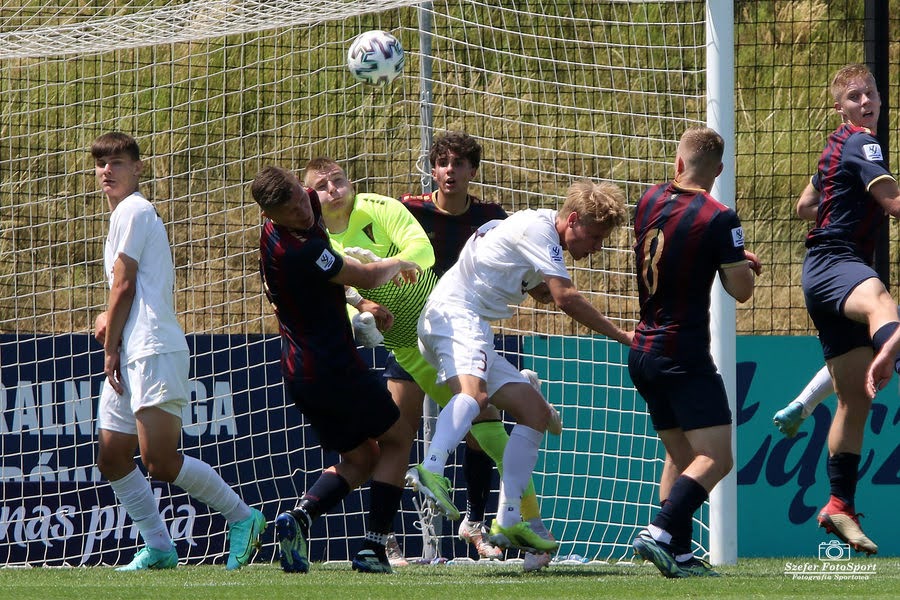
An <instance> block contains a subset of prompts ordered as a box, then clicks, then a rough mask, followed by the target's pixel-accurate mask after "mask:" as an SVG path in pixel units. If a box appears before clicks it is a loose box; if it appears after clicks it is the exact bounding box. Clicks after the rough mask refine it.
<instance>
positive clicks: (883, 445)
mask: <svg viewBox="0 0 900 600" xmlns="http://www.w3.org/2000/svg"><path fill="white" fill-rule="evenodd" d="M737 362H738V385H737V387H738V398H737V401H738V411H737V414H736V415H735V422H736V423H737V424H738V429H737V436H738V437H737V440H738V444H737V445H738V452H737V461H736V467H737V469H738V555H739V556H812V557H816V556H817V555H818V548H819V544H821V543H823V542H826V541H828V540H829V539H831V537H830V536H827V535H826V534H825V532H824V530H823V529H820V528H818V527H817V523H816V515H817V514H818V511H819V509H820V508H821V506H822V505H823V504H824V503H825V502H826V501H827V499H828V494H829V486H828V478H827V475H826V472H825V460H826V458H827V456H828V445H827V438H828V428H829V425H830V424H831V416H832V414H833V413H834V408H835V403H836V402H837V399H836V397H835V396H834V395H832V396H830V397H829V398H827V399H826V400H825V401H824V402H823V403H822V404H820V405H819V406H818V408H816V410H815V412H814V413H813V414H812V416H810V418H809V419H807V420H806V422H804V424H803V426H802V427H801V428H800V431H799V433H798V434H797V436H796V437H795V438H793V439H786V438H784V436H782V435H781V434H780V433H779V432H778V431H777V430H776V429H775V428H774V427H773V426H772V415H773V414H774V413H775V411H777V410H778V409H780V408H781V407H782V406H783V405H784V404H786V403H787V402H789V401H790V400H792V399H793V398H794V397H795V396H796V395H797V394H798V393H799V392H800V391H801V390H802V389H803V387H804V386H805V385H806V383H807V382H808V381H809V379H810V378H811V377H812V376H813V374H815V372H816V371H818V370H819V369H820V368H821V367H822V365H823V364H824V363H823V359H822V351H821V347H820V346H819V342H818V340H817V339H816V338H814V337H786V336H747V337H738V339H737ZM897 386H898V384H897V378H896V377H895V378H894V379H893V380H892V381H891V382H890V383H889V384H888V386H887V387H886V388H885V389H884V390H882V391H881V392H880V393H879V394H878V396H877V397H876V399H875V402H874V403H873V406H872V412H871V413H870V415H869V421H868V423H867V425H866V437H865V442H864V446H863V452H862V462H861V464H860V477H859V489H858V491H857V496H856V510H857V511H860V512H862V513H864V515H865V516H864V517H862V518H861V524H862V526H863V529H864V531H866V532H867V533H868V534H869V535H870V537H871V538H872V539H873V540H874V541H875V542H876V543H877V544H878V546H879V555H882V556H885V555H886V556H897V555H900V538H898V537H897V535H896V532H897V521H896V517H895V513H894V510H893V507H894V506H895V505H896V503H897V501H898V500H900V397H898V396H900V394H898V387H897Z"/></svg>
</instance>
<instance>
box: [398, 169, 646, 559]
mask: <svg viewBox="0 0 900 600" xmlns="http://www.w3.org/2000/svg"><path fill="white" fill-rule="evenodd" d="M625 220H626V212H625V195H624V193H623V192H622V190H621V189H620V188H618V187H617V186H615V185H613V184H610V183H602V184H597V183H593V182H591V181H587V180H584V181H579V182H576V183H574V184H573V185H572V186H570V187H569V189H568V191H567V195H566V201H565V203H564V204H563V207H562V208H561V209H560V210H558V211H555V210H549V209H538V210H523V211H519V212H518V213H516V214H514V215H512V216H511V217H509V218H507V219H505V220H502V221H496V220H495V221H490V222H488V223H486V224H484V225H483V226H481V227H480V228H479V229H478V230H477V231H476V232H475V233H474V234H473V235H472V237H471V238H469V241H468V242H467V243H466V245H465V246H464V247H463V249H462V252H461V253H460V256H459V260H458V261H457V262H456V264H455V265H454V266H453V267H451V268H450V270H449V271H447V272H446V273H445V274H444V276H443V277H442V278H441V280H440V281H439V282H438V284H437V286H436V287H435V288H434V290H433V291H432V293H431V295H430V296H429V298H428V302H427V304H426V305H425V310H424V311H423V312H422V315H421V317H419V324H418V333H419V347H420V348H421V350H422V354H423V356H424V357H425V358H426V360H428V362H429V363H431V364H432V366H434V367H435V368H436V369H437V373H438V381H439V382H441V383H446V384H447V385H448V386H449V387H450V389H451V391H452V392H453V397H452V398H451V399H450V401H449V402H448V403H447V406H446V407H445V408H444V409H443V410H442V411H441V413H440V415H439V416H438V419H437V423H436V426H435V432H434V436H433V438H432V441H431V445H430V446H429V449H428V452H427V455H426V457H425V461H424V462H423V463H422V464H419V465H416V466H415V467H413V468H412V469H410V471H409V473H408V475H407V477H408V478H409V479H411V480H412V481H413V482H414V484H415V485H416V487H418V488H419V489H420V490H423V491H424V492H425V493H426V494H427V495H429V496H430V497H431V498H432V499H434V500H435V501H436V502H437V504H438V505H439V506H442V507H443V510H444V511H445V512H446V513H450V512H452V511H456V509H455V507H454V506H453V504H452V501H451V500H450V496H449V489H448V488H449V483H448V481H447V479H446V478H445V477H444V476H443V471H444V467H445V465H446V463H447V458H448V457H449V455H450V452H452V451H453V450H454V449H455V448H456V447H457V445H458V444H459V442H460V441H461V440H462V439H463V437H464V436H465V434H466V432H467V431H468V430H469V428H470V427H471V425H472V420H473V419H474V418H475V417H476V416H477V415H478V414H479V413H480V412H481V410H482V408H484V407H485V406H487V404H488V403H491V404H493V405H494V406H496V407H497V408H499V409H501V410H505V411H506V412H507V413H508V414H510V415H512V416H513V417H514V418H515V419H516V425H515V427H514V428H513V430H512V433H511V434H510V439H509V442H508V443H507V444H506V449H505V451H504V453H503V464H504V470H503V475H502V480H501V484H500V500H499V503H498V509H497V518H496V519H495V520H494V522H493V523H492V525H491V541H492V542H493V543H495V544H497V545H499V546H502V547H507V548H518V549H520V550H525V551H528V552H553V551H554V550H556V548H557V547H558V546H559V544H558V542H556V541H554V540H549V539H546V538H543V537H541V536H540V535H539V534H538V533H537V532H535V531H534V529H533V528H532V527H531V524H530V523H529V522H527V521H523V520H522V518H521V513H520V503H519V500H520V498H521V496H522V493H523V492H524V491H525V488H526V486H527V484H528V481H529V479H530V477H531V474H532V471H533V469H534V465H535V462H536V460H537V453H538V448H539V447H540V443H541V440H542V438H543V435H544V431H545V430H546V429H547V424H548V422H549V420H550V409H549V407H548V405H547V403H546V401H545V400H544V398H543V397H542V396H541V395H540V394H539V393H538V392H537V391H536V390H535V389H534V388H533V387H532V386H531V384H530V383H529V382H528V381H527V379H525V377H524V376H523V375H522V373H520V372H519V371H518V370H516V368H515V367H514V366H513V365H512V364H511V363H510V362H509V361H507V360H506V359H505V358H503V357H502V356H500V355H499V354H498V353H497V351H496V350H495V349H494V341H493V331H492V329H491V325H490V322H491V321H495V320H499V319H505V318H508V317H510V316H512V314H513V308H512V306H515V305H518V304H520V303H521V302H522V301H523V300H524V299H525V297H526V295H527V294H528V291H529V290H532V289H534V288H537V287H539V286H541V285H542V284H546V286H547V290H546V293H547V299H550V300H552V301H553V302H554V303H555V304H556V305H557V306H558V307H559V308H560V309H561V310H562V311H564V312H565V313H566V314H568V315H569V316H570V317H572V318H573V319H574V320H576V321H577V322H579V323H581V324H583V325H585V326H587V327H589V328H590V329H592V330H593V331H596V332H598V333H602V334H604V335H606V336H608V337H610V338H613V339H615V340H616V341H618V342H620V343H622V344H628V343H630V341H631V334H629V333H626V332H624V331H622V330H621V329H619V328H618V327H616V326H615V325H614V324H613V323H612V322H611V321H610V320H609V319H607V318H606V317H605V316H604V315H603V314H602V313H600V311H598V310H597V309H596V308H594V306H593V305H591V303H590V302H588V300H587V299H586V298H585V297H584V296H582V295H581V293H579V292H578V290H577V289H576V288H575V286H574V285H573V283H572V279H571V277H570V276H569V273H568V270H567V269H566V265H565V261H564V251H566V250H567V251H568V252H569V254H570V255H571V256H572V257H573V258H575V259H576V260H577V259H581V258H584V257H586V256H588V255H590V254H593V253H594V252H597V251H599V250H600V249H601V248H602V247H603V240H605V239H606V238H607V237H608V236H609V235H610V234H611V233H612V231H613V230H614V229H615V228H616V227H618V226H619V225H621V224H622V223H623V222H624V221H625ZM456 512H457V513H458V511H456Z"/></svg>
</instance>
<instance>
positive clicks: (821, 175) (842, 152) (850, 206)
mask: <svg viewBox="0 0 900 600" xmlns="http://www.w3.org/2000/svg"><path fill="white" fill-rule="evenodd" d="M886 177H888V178H892V177H891V173H890V171H888V168H887V165H886V164H885V162H884V155H883V154H882V152H881V145H880V144H879V143H878V140H877V139H876V138H875V137H874V136H873V135H872V134H871V132H870V131H869V130H868V129H866V128H865V127H857V126H855V125H850V124H844V125H841V126H840V127H838V128H837V130H836V131H835V132H834V133H832V134H831V135H830V136H828V142H827V143H826V145H825V149H824V150H823V151H822V155H821V156H820V157H819V167H818V171H817V172H816V174H815V175H814V176H813V178H812V184H813V187H815V188H816V190H818V191H819V193H820V194H821V196H820V199H819V212H818V214H817V216H816V226H815V228H813V229H811V230H810V232H809V234H808V235H807V236H806V247H807V248H815V247H818V246H823V245H827V246H834V245H839V246H841V247H844V248H850V250H852V251H853V252H854V253H855V254H856V255H857V256H859V257H860V258H861V259H862V260H864V261H866V262H867V263H869V264H871V263H872V258H873V255H874V252H875V244H876V242H877V240H878V237H879V232H880V231H881V226H882V224H883V223H884V220H885V219H886V218H887V217H886V216H885V214H884V209H883V208H882V207H881V206H880V205H879V204H878V203H877V202H875V200H874V198H872V196H871V195H870V194H869V192H868V190H869V189H870V187H871V185H872V184H873V183H875V182H876V181H878V180H879V179H883V178H886Z"/></svg>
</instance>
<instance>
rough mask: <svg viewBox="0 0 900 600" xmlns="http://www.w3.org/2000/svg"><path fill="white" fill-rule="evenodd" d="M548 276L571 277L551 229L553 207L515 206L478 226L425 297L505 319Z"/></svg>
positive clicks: (553, 218) (488, 317) (493, 318)
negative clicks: (507, 213)
mask: <svg viewBox="0 0 900 600" xmlns="http://www.w3.org/2000/svg"><path fill="white" fill-rule="evenodd" d="M547 276H551V277H554V276H555V277H562V278H565V279H571V277H570V276H569V272H568V271H567V270H566V264H565V261H564V259H563V249H562V246H561V245H560V243H559V234H558V233H557V231H556V211H555V210H549V209H545V208H542V209H538V210H530V209H529V210H520V211H518V212H516V213H514V214H513V215H512V216H510V217H508V218H507V219H503V220H494V221H488V222H487V223H485V224H484V225H482V226H481V227H479V228H478V230H477V231H476V232H475V233H473V234H472V237H470V238H469V240H468V241H467V242H466V245H465V246H463V249H462V252H460V255H459V259H458V260H457V261H456V264H455V265H453V267H452V268H451V269H450V270H449V271H447V272H446V273H444V276H443V277H441V279H440V281H438V284H437V286H435V288H434V290H433V291H432V292H431V295H430V296H429V297H428V302H429V304H431V305H439V304H441V303H445V302H446V303H449V304H453V305H456V306H461V307H464V308H467V309H469V310H471V311H472V312H474V313H476V314H477V315H479V316H480V317H482V318H483V319H487V320H490V321H493V320H497V319H506V318H509V317H511V316H512V314H513V306H516V305H519V304H521V303H522V301H523V300H524V299H525V296H526V294H527V292H528V290H530V289H532V288H533V287H535V286H536V285H538V284H539V283H541V282H542V281H543V280H544V277H547Z"/></svg>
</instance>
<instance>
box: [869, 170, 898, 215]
mask: <svg viewBox="0 0 900 600" xmlns="http://www.w3.org/2000/svg"><path fill="white" fill-rule="evenodd" d="M869 193H870V194H872V197H873V198H875V202H877V203H878V204H880V205H881V207H882V208H884V212H886V213H887V214H889V215H891V216H892V217H894V218H895V219H898V218H900V187H898V186H897V181H896V180H895V179H893V178H892V177H887V176H885V177H881V178H879V179H876V180H875V181H874V182H873V183H872V185H870V186H869Z"/></svg>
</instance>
